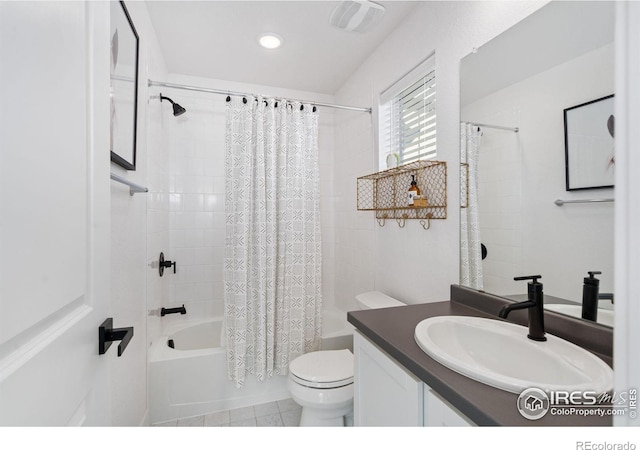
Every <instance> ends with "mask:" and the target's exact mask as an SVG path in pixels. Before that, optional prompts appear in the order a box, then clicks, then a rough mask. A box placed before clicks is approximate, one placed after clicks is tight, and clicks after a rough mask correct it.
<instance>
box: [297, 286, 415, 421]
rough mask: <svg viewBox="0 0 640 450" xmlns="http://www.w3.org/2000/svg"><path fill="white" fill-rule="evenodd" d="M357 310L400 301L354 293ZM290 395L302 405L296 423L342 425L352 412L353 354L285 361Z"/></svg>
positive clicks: (333, 353)
mask: <svg viewBox="0 0 640 450" xmlns="http://www.w3.org/2000/svg"><path fill="white" fill-rule="evenodd" d="M356 303H357V305H358V308H359V309H377V308H388V307H392V306H402V305H404V303H402V302H400V301H398V300H396V299H394V298H392V297H389V296H388V295H385V294H383V293H382V292H378V291H372V292H365V293H363V294H358V295H356ZM287 383H288V387H289V393H290V394H291V398H293V400H294V401H295V402H296V403H297V404H299V405H300V406H302V415H301V416H300V426H301V427H309V426H312V427H313V426H316V427H317V426H333V427H342V426H344V421H345V416H346V415H349V414H351V413H352V411H353V353H351V351H350V350H347V349H344V350H320V351H316V352H310V353H305V354H304V355H301V356H298V357H297V358H296V359H294V360H293V361H291V362H290V363H289V379H288V381H287Z"/></svg>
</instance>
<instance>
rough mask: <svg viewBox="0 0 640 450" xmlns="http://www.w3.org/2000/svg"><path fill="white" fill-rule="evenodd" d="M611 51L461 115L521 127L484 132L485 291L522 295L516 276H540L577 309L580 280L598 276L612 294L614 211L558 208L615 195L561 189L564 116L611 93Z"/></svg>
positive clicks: (522, 85) (524, 83)
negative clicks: (568, 110) (597, 273)
mask: <svg viewBox="0 0 640 450" xmlns="http://www.w3.org/2000/svg"><path fill="white" fill-rule="evenodd" d="M613 53H614V49H613V44H611V45H607V46H605V47H602V48H600V49H597V50H594V51H592V52H589V53H587V54H585V55H582V56H580V57H578V58H575V59H573V60H571V61H568V62H566V63H564V64H561V65H559V66H557V67H555V68H553V69H550V70H547V71H545V72H543V73H540V74H537V75H535V76H532V77H530V78H528V79H526V80H524V81H521V82H519V83H516V84H513V85H511V86H509V87H506V88H505V89H502V90H500V91H498V92H495V93H493V94H491V95H488V96H486V97H484V98H482V99H480V100H478V101H476V102H474V103H472V104H471V105H467V106H465V107H463V109H462V114H461V117H462V119H463V120H468V121H473V122H481V123H491V124H498V125H506V126H518V127H519V128H520V132H519V133H518V134H515V133H511V132H505V131H496V130H491V129H489V128H485V129H484V130H483V132H484V135H483V138H482V143H481V150H480V168H479V189H478V191H479V205H480V207H479V211H480V227H481V236H482V241H483V243H484V244H485V245H486V246H487V249H488V252H489V253H488V257H487V259H486V260H485V261H484V269H485V284H484V288H485V290H487V291H489V292H492V293H497V294H513V293H524V292H526V283H521V282H515V281H513V277H514V276H519V275H528V274H533V273H536V274H538V273H539V274H541V275H542V277H543V278H542V282H543V283H544V285H545V293H547V294H550V295H554V296H557V297H561V298H565V299H568V300H573V301H577V302H579V301H580V300H581V298H582V284H583V281H582V279H583V278H584V277H585V276H588V275H587V271H595V270H597V271H601V272H602V275H600V276H598V278H599V279H600V280H601V282H600V291H601V292H613V203H599V204H576V205H565V206H564V207H561V208H559V207H558V206H556V205H555V204H554V203H553V202H554V201H555V200H556V199H558V198H560V199H564V200H574V199H580V198H594V197H596V198H599V197H609V198H611V197H613V189H597V190H586V191H571V192H567V191H566V190H565V156H564V121H563V110H564V109H565V108H569V107H572V106H575V105H578V104H582V103H585V102H587V101H590V100H594V99H597V98H601V97H604V96H607V95H610V94H612V93H613V92H614V73H613V64H614V54H613ZM603 126H604V124H603ZM612 146H613V143H612ZM603 163H606V160H603ZM518 194H520V195H518Z"/></svg>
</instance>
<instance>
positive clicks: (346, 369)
mask: <svg viewBox="0 0 640 450" xmlns="http://www.w3.org/2000/svg"><path fill="white" fill-rule="evenodd" d="M289 371H290V372H291V374H292V375H293V377H294V379H295V380H296V381H298V382H299V383H300V384H304V385H306V386H311V387H322V386H324V387H337V386H344V385H346V384H349V383H352V382H353V353H351V351H349V350H346V349H345V350H321V351H318V352H311V353H306V354H304V355H301V356H298V357H297V358H296V359H294V360H293V361H291V363H289ZM325 385H326V386H325Z"/></svg>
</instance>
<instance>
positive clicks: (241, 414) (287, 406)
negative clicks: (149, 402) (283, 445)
mask: <svg viewBox="0 0 640 450" xmlns="http://www.w3.org/2000/svg"><path fill="white" fill-rule="evenodd" d="M301 412H302V408H301V407H300V405H298V404H297V403H296V402H294V401H293V400H291V399H287V400H280V401H277V402H270V403H263V404H261V405H254V406H247V407H244V408H238V409H232V410H229V411H220V412H216V413H212V414H206V415H204V416H197V417H190V418H188V419H180V420H173V421H170V422H163V423H159V424H155V426H160V427H175V426H177V427H297V426H299V425H300V414H301Z"/></svg>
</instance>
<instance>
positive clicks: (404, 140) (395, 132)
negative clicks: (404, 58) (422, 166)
mask: <svg viewBox="0 0 640 450" xmlns="http://www.w3.org/2000/svg"><path fill="white" fill-rule="evenodd" d="M434 59H435V57H434V56H431V57H430V58H428V59H427V60H426V61H424V62H423V63H421V64H420V65H419V66H418V67H416V68H415V69H414V70H412V71H411V72H410V73H408V74H407V75H405V76H404V77H403V78H402V79H401V80H399V81H398V82H396V83H395V84H394V85H393V86H391V87H390V88H389V89H387V90H386V91H385V92H383V93H382V94H381V96H380V103H381V104H380V116H379V122H378V123H379V130H380V134H379V144H380V162H381V165H380V168H381V169H384V168H386V164H387V162H386V161H387V156H388V155H389V154H393V153H395V154H397V155H398V159H399V164H406V163H409V162H412V161H417V160H419V159H427V158H433V157H435V156H436V74H435V67H434V66H435V65H434ZM383 161H384V162H383Z"/></svg>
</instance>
